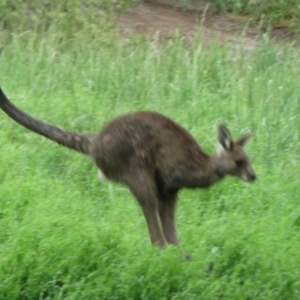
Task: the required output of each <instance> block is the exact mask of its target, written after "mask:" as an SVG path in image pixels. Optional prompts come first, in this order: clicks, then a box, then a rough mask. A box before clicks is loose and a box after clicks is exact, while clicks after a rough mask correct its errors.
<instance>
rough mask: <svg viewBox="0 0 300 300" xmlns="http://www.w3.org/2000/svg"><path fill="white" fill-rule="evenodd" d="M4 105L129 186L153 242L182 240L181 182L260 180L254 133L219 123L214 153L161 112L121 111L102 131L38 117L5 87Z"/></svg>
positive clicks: (21, 120)
mask: <svg viewBox="0 0 300 300" xmlns="http://www.w3.org/2000/svg"><path fill="white" fill-rule="evenodd" d="M0 107H1V108H2V110H3V111H4V112H6V114H8V115H9V116H10V117H11V118H12V119H14V120H15V121H16V122H18V123H20V124H21V125H22V126H24V127H26V128H28V129H30V130H32V131H34V132H36V133H38V134H40V135H43V136H45V137H47V138H49V139H51V140H53V141H55V142H57V143H59V144H61V145H64V146H66V147H69V148H71V149H74V150H76V151H79V152H81V153H84V154H86V155H88V156H90V157H91V158H92V159H93V161H94V162H95V164H96V165H97V167H98V168H99V169H100V170H101V171H102V172H103V174H104V175H105V177H106V178H108V179H109V180H112V181H116V182H121V183H123V184H125V185H127V186H128V187H129V189H130V190H131V192H132V194H133V195H134V196H135V197H136V199H137V200H138V202H139V204H140V206H141V208H142V210H143V213H144V216H145V218H146V221H147V225H148V230H149V234H150V237H151V241H152V243H153V244H157V245H159V246H164V245H165V244H166V243H170V244H177V243H178V237H177V233H176V228H175V208H176V203H177V195H178V191H179V189H181V188H206V187H209V186H210V185H212V184H214V183H216V182H217V181H219V180H221V179H222V178H223V177H224V176H225V175H232V176H237V177H240V178H241V179H243V180H244V181H254V180H255V178H256V174H255V172H254V170H253V169H252V167H251V164H250V162H249V159H248V157H247V155H246V154H245V152H244V150H243V147H244V146H245V144H246V143H247V141H248V140H249V138H250V136H251V135H246V136H243V137H241V138H240V139H238V140H236V141H233V140H232V138H231V135H230V132H229V131H228V129H227V128H226V127H225V126H224V125H220V126H219V128H218V140H219V143H220V144H221V146H222V149H220V151H218V152H217V153H216V154H215V155H213V156H210V155H208V154H207V153H206V152H205V151H204V150H203V149H202V148H201V147H200V146H199V144H198V143H197V142H196V140H195V139H194V138H193V137H192V135H191V134H190V133H189V132H188V131H187V130H185V129H184V128H183V127H181V126H180V125H179V124H177V123H175V122H174V121H173V120H171V119H169V118H167V117H165V116H163V115H161V114H158V113H155V112H137V113H132V114H128V115H125V116H121V117H119V118H116V119H114V120H113V121H111V122H110V123H109V124H107V125H106V126H105V127H104V128H103V129H102V130H101V132H100V133H95V134H78V133H74V132H68V131H64V130H61V129H59V128H57V127H55V126H53V125H49V124H46V123H44V122H42V121H39V120H36V119H34V118H32V117H30V116H29V115H27V114H26V113H24V112H23V111H21V110H20V109H18V108H17V107H16V106H14V105H13V104H12V103H11V102H10V101H9V100H8V99H7V97H6V96H5V95H4V93H3V92H2V90H1V89H0Z"/></svg>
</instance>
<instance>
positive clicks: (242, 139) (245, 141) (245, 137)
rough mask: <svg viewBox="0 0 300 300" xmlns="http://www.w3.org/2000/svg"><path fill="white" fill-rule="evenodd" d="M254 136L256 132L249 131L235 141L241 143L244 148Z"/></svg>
mask: <svg viewBox="0 0 300 300" xmlns="http://www.w3.org/2000/svg"><path fill="white" fill-rule="evenodd" d="M253 136H254V132H252V133H248V134H246V135H243V136H242V137H240V138H239V139H237V140H236V141H235V143H236V144H238V145H240V146H241V147H242V148H244V147H245V146H246V145H247V144H248V142H249V141H250V139H251V138H252V137H253Z"/></svg>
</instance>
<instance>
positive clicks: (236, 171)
mask: <svg viewBox="0 0 300 300" xmlns="http://www.w3.org/2000/svg"><path fill="white" fill-rule="evenodd" d="M251 137H252V134H247V135H244V136H242V137H240V138H239V139H237V140H235V141H233V140H232V138H231V134H230V131H229V130H228V129H227V128H226V127H225V126H224V125H219V127H218V141H219V143H220V146H221V147H220V149H219V150H218V151H217V153H216V155H215V157H214V158H215V162H216V164H215V165H216V171H217V172H218V173H219V174H220V175H222V176H225V175H232V176H237V177H239V178H241V179H242V180H244V181H247V182H251V181H254V180H255V179H256V174H255V172H254V170H253V168H252V166H251V163H250V160H249V157H248V156H247V154H246V153H245V151H244V147H245V146H246V144H247V142H248V141H249V139H250V138H251Z"/></svg>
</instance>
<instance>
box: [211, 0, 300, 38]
mask: <svg viewBox="0 0 300 300" xmlns="http://www.w3.org/2000/svg"><path fill="white" fill-rule="evenodd" d="M211 2H212V3H213V4H214V6H215V7H216V8H217V9H218V10H220V11H228V12H233V13H237V14H242V15H246V16H248V18H249V21H250V22H251V23H252V24H253V23H254V24H258V25H259V26H261V27H263V28H274V27H277V28H282V27H288V28H290V29H291V30H292V31H294V32H295V33H298V34H299V32H300V27H299V18H300V5H299V1H298V0H211Z"/></svg>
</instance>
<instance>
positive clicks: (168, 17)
mask: <svg viewBox="0 0 300 300" xmlns="http://www.w3.org/2000/svg"><path fill="white" fill-rule="evenodd" d="M173 2H174V0H156V1H153V0H152V1H150V0H149V1H146V2H141V3H138V4H136V5H135V6H133V7H132V8H131V9H130V10H129V11H128V12H126V13H124V14H121V15H119V16H118V17H117V21H118V24H119V28H120V31H121V33H122V34H125V35H126V34H130V33H147V34H149V35H154V34H159V36H160V37H162V38H170V37H173V36H174V35H175V34H176V30H177V29H178V28H180V30H181V32H182V34H183V35H184V36H185V37H187V38H193V37H194V35H195V32H196V27H199V26H200V29H201V34H202V38H203V43H204V44H211V43H212V42H213V43H216V42H217V43H219V44H221V45H224V44H228V43H230V45H232V46H233V47H242V48H243V49H246V50H250V51H251V50H252V49H253V48H254V47H255V44H256V42H257V40H258V39H259V37H261V35H262V32H260V31H259V30H258V29H256V28H253V27H249V26H247V23H246V19H245V18H244V17H243V16H233V15H230V14H220V13H217V12H216V11H215V10H214V9H213V7H212V5H211V4H210V3H208V2H207V1H205V0H203V1H198V2H197V6H193V7H188V8H187V9H185V10H184V9H182V8H179V7H176V6H175V5H172V3H173ZM271 35H272V36H273V37H275V38H277V39H280V40H284V41H289V42H290V41H291V40H292V37H291V34H290V33H289V32H288V30H287V29H285V28H277V29H275V30H273V32H272V33H271Z"/></svg>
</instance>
